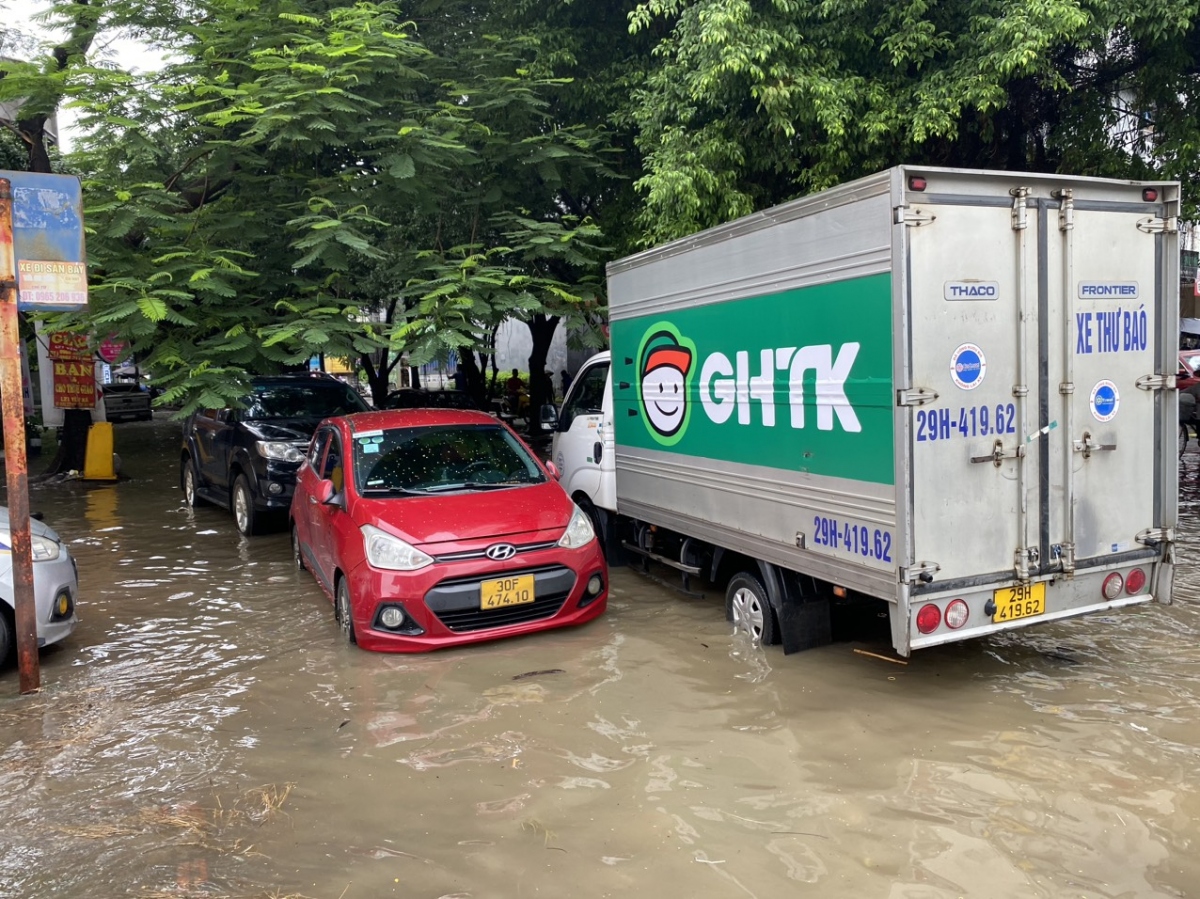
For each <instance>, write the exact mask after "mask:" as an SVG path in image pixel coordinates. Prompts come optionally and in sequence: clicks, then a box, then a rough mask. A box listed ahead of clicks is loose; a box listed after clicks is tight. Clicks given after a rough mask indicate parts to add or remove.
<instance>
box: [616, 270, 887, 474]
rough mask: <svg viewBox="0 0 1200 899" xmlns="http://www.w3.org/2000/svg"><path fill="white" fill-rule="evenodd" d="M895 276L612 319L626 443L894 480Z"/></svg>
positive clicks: (619, 415) (620, 426)
mask: <svg viewBox="0 0 1200 899" xmlns="http://www.w3.org/2000/svg"><path fill="white" fill-rule="evenodd" d="M891 294H892V284H891V275H889V274H882V275H872V276H869V277H865V278H856V279H853V280H848V281H841V282H838V283H834V284H822V285H817V286H813V287H806V288H801V289H797V290H788V291H783V292H781V293H775V294H767V295H764V296H757V297H748V298H745V299H737V300H727V301H724V302H719V303H710V304H706V305H701V306H695V307H692V308H688V309H681V310H676V311H672V312H669V313H665V314H655V315H649V316H643V317H640V318H634V319H629V320H624V321H617V322H613V324H612V347H613V377H612V381H613V402H614V409H613V416H614V419H615V428H616V437H617V442H618V444H628V445H630V446H634V447H641V448H645V449H653V450H665V451H668V452H676V453H681V454H684V455H688V456H698V457H702V458H707V459H715V460H721V461H727V462H737V463H744V464H748V465H761V466H766V467H770V468H780V469H784V470H786V471H799V472H811V473H813V474H817V475H824V476H829V477H842V478H852V479H855V480H864V481H873V482H875V483H878V484H892V483H893V482H894V480H895V470H894V460H893V452H892V447H893V445H894V441H893V427H894V415H895V406H896V395H895V391H894V388H893V384H892V298H891Z"/></svg>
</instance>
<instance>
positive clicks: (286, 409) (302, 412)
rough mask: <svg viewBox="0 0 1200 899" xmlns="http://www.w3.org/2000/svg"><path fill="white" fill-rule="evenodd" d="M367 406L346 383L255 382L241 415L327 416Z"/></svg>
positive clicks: (260, 418) (258, 418) (251, 417)
mask: <svg viewBox="0 0 1200 899" xmlns="http://www.w3.org/2000/svg"><path fill="white" fill-rule="evenodd" d="M367 409H368V406H367V404H366V403H365V402H364V401H363V398H362V397H360V396H359V395H358V394H357V393H356V392H355V391H354V390H352V389H351V388H349V387H347V386H346V385H345V384H339V383H337V382H334V381H321V380H317V379H316V378H314V379H313V380H311V381H300V382H297V383H295V384H256V385H255V387H254V392H253V393H252V394H251V396H250V399H249V401H248V405H247V407H246V411H245V412H243V413H242V418H244V419H246V420H247V421H263V420H268V419H281V418H309V419H312V418H329V417H330V416H331V415H349V414H350V413H352V412H365V411H367Z"/></svg>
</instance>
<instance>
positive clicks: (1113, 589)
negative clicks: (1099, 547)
mask: <svg viewBox="0 0 1200 899" xmlns="http://www.w3.org/2000/svg"><path fill="white" fill-rule="evenodd" d="M1124 586H1125V579H1124V578H1123V577H1121V572H1119V571H1114V572H1113V573H1112V574H1110V575H1109V576H1108V577H1106V578H1105V579H1104V586H1103V587H1102V588H1101V590H1100V592H1101V593H1103V594H1104V598H1105V599H1116V598H1117V597H1118V596H1120V595H1121V588H1122V587H1124Z"/></svg>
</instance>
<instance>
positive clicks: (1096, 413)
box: [1091, 381, 1121, 421]
mask: <svg viewBox="0 0 1200 899" xmlns="http://www.w3.org/2000/svg"><path fill="white" fill-rule="evenodd" d="M1091 405H1092V417H1093V418H1095V419H1096V421H1112V420H1113V419H1114V418H1115V417H1116V415H1117V409H1118V408H1120V406H1121V394H1120V393H1118V392H1117V385H1116V384H1114V383H1113V382H1112V381H1097V382H1096V386H1095V387H1093V388H1092V398H1091Z"/></svg>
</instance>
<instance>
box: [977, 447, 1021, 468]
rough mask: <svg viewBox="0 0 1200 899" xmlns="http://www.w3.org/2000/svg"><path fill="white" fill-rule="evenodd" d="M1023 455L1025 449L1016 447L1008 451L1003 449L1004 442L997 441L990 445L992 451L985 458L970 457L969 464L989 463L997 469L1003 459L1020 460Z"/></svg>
mask: <svg viewBox="0 0 1200 899" xmlns="http://www.w3.org/2000/svg"><path fill="white" fill-rule="evenodd" d="M1024 455H1025V447H1023V446H1016V447H1013V448H1012V449H1010V450H1006V449H1005V448H1004V441H1003V440H997V441H996V442H995V443H993V444H992V451H991V452H990V453H988V454H987V455H986V456H972V457H971V462H973V463H976V464H978V463H981V462H991V463H992V464H993V465H995V466H996V467H997V468H999V467H1000V463H1001V462H1003V461H1004V460H1005V459H1020V458H1021V457H1022V456H1024Z"/></svg>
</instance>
